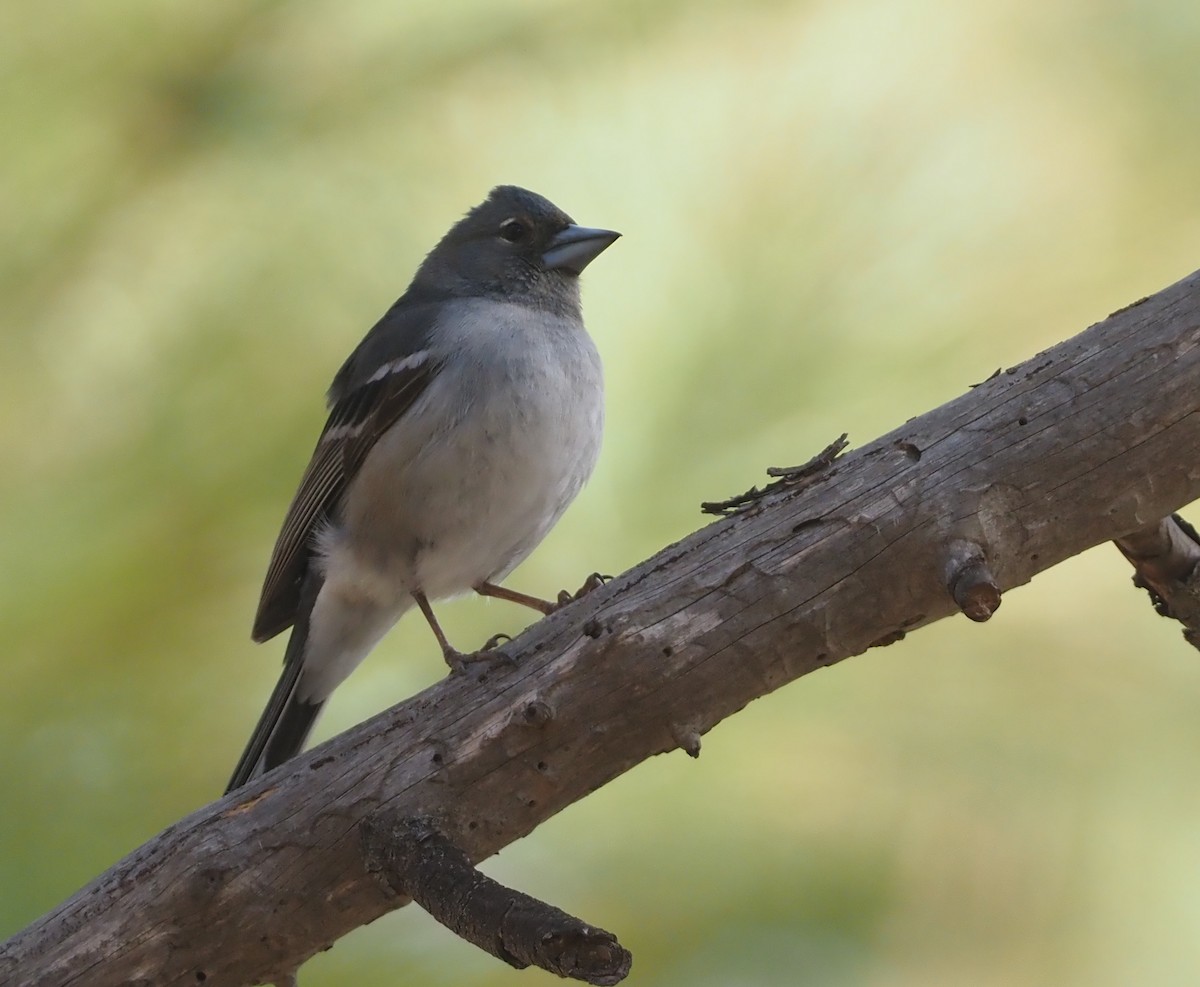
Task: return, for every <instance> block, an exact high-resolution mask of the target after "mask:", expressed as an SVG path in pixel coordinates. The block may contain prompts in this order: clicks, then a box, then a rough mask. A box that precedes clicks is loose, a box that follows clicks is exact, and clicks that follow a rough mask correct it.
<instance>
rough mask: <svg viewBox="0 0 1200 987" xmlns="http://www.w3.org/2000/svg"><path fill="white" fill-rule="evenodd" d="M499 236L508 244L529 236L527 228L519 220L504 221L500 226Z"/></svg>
mask: <svg viewBox="0 0 1200 987" xmlns="http://www.w3.org/2000/svg"><path fill="white" fill-rule="evenodd" d="M500 235H501V236H502V237H503V238H504V239H505V240H507V241H508V242H509V243H516V242H517V241H519V240H524V239H525V237H526V236H528V235H529V227H528V226H526V225H525V224H524V223H522V222H521V221H520V220H519V219H506V220H505V221H504V222H503V223H501V224H500Z"/></svg>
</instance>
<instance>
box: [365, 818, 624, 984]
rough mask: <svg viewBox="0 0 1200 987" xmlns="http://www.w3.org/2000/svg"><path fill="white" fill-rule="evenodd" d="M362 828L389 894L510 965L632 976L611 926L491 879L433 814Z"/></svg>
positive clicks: (594, 979)
mask: <svg viewBox="0 0 1200 987" xmlns="http://www.w3.org/2000/svg"><path fill="white" fill-rule="evenodd" d="M360 833H361V836H362V845H363V857H364V860H365V863H366V867H367V870H368V871H369V872H370V873H371V874H372V875H373V876H374V877H375V878H376V879H377V880H378V881H379V882H380V883H381V884H383V886H384V887H385V888H386V889H387V890H388V891H389V892H390V893H392V894H394V895H398V896H403V897H408V898H411V899H412V900H413V901H415V902H416V903H417V904H418V905H420V906H421V907H422V908H423V909H425V911H427V912H428V913H429V914H430V915H432V916H433V917H434V918H435V919H436V920H437V921H438V922H440V923H441V924H442V925H444V926H446V928H448V929H449V930H450V931H451V932H453V933H454V934H455V935H458V936H461V937H462V938H463V939H466V940H467V942H469V943H472V944H473V945H475V946H478V947H479V948H480V949H482V950H484V951H485V952H487V953H490V954H491V955H492V956H495V957H497V958H498V959H501V960H504V962H505V963H508V964H509V965H510V966H513V967H516V968H517V969H523V968H524V967H527V966H536V967H540V968H541V969H543V970H547V971H549V972H550V973H555V974H558V976H560V977H569V978H571V979H574V980H582V981H584V982H585V983H589V984H598V985H601V987H607V985H611V984H616V983H619V982H620V981H621V980H623V979H624V978H625V977H626V976H627V975H628V973H629V970H630V966H631V965H632V963H633V957H632V956H631V955H630V954H629V951H628V950H626V949H625V947H623V946H622V945H621V944H620V943H619V942H617V938H616V936H614V935H613V934H612V933H611V932H606V931H605V930H603V929H598V928H595V927H593V926H589V925H587V924H585V923H584V922H581V921H580V920H579V919H577V918H574V917H573V916H571V915H568V914H567V913H566V912H564V911H561V910H560V909H558V908H555V907H554V906H553V905H548V904H546V903H545V902H543V901H538V900H537V899H536V898H532V897H530V896H529V895H527V894H523V893H521V892H520V891H514V890H512V889H511V888H506V887H504V886H503V885H502V884H500V883H498V882H496V881H494V880H492V879H491V878H490V877H488V876H486V875H485V874H483V873H481V872H480V871H478V870H476V869H475V867H474V865H473V864H472V863H471V860H470V858H468V856H467V855H466V853H464V852H463V851H462V850H460V849H459V848H458V847H457V846H455V845H454V844H453V843H451V842H450V841H449V840H448V839H446V837H445V836H443V835H442V834H441V833H440V832H439V831H438V830H437V829H436V828H435V827H434V826H433V824H432V823H431V821H430V820H428V819H414V818H411V817H405V818H399V819H397V818H394V817H391V816H390V814H387V813H377V814H376V815H375V816H372V817H368V818H367V819H365V820H363V822H362V824H361V825H360Z"/></svg>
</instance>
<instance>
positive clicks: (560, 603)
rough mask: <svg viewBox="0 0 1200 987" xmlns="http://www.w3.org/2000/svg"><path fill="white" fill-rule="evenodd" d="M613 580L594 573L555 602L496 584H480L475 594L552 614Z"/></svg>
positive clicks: (563, 593) (559, 596)
mask: <svg viewBox="0 0 1200 987" xmlns="http://www.w3.org/2000/svg"><path fill="white" fill-rule="evenodd" d="M611 578H612V577H611V576H602V575H600V573H598V572H593V573H592V574H591V575H590V576H588V577H587V579H585V580H584V583H583V585H582V586H580V587H579V589H577V590H576V591H575V592H574V593H569V592H567V591H566V590H565V589H564V590H563V591H562V592H561V593H559V594H558V599H556V600H554V601H553V602H551V601H550V600H543V599H542V598H541V597H537V596H530V595H529V594H528V593H520V592H518V591H517V590H515V589H506V588H505V587H503V586H497V585H496V584H495V583H487V582H483V583H479V585H477V586H476V587H475V592H476V593H478V594H479V595H480V596H493V597H495V598H496V599H497V600H508V602H509V603H519V604H521V606H523V607H529V608H530V609H531V610H540V611H541V612H542V613H544V614H551V613H554V611H555V610H561V609H562V608H563V607H565V606H566V605H567V604H568V603H574V602H575V601H576V600H578V599H580V598H581V597H583V596H586V595H587V594H588V593H590V592H591V591H592V590H594V589H595V588H596V587H597V586H603V585H604V582H605V580H606V579H611Z"/></svg>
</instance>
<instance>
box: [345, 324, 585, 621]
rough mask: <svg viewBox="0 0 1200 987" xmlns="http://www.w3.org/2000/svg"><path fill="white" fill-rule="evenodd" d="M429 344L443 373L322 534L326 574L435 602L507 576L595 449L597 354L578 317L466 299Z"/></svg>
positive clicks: (381, 592) (567, 497)
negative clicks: (417, 593)
mask: <svg viewBox="0 0 1200 987" xmlns="http://www.w3.org/2000/svg"><path fill="white" fill-rule="evenodd" d="M429 348H430V353H431V356H432V357H433V359H435V360H437V361H438V362H439V363H440V365H441V369H440V370H439V371H438V373H437V375H436V377H435V378H434V380H433V381H432V382H431V383H430V385H429V388H428V390H427V391H426V392H425V394H424V395H422V397H421V398H420V399H418V401H417V402H416V403H415V404H414V405H413V407H412V408H411V409H410V410H409V411H408V412H407V413H406V414H405V415H404V416H403V417H402V418H401V419H400V420H399V421H398V422H397V423H396V424H395V425H394V426H392V428H391V429H390V430H389V431H388V432H387V433H386V434H385V435H384V436H382V437H381V439H380V440H379V442H378V443H377V444H376V445H375V447H374V449H373V450H372V451H371V453H370V454H369V455H368V456H367V459H366V461H365V462H364V463H363V466H362V469H361V471H360V472H359V474H358V476H357V477H355V478H354V480H353V481H352V483H351V487H350V491H349V494H348V497H347V502H346V505H345V510H344V512H343V518H342V522H341V524H340V525H339V527H338V530H337V531H336V532H331V535H332V536H333V537H331V538H330V539H327V542H326V543H327V545H328V548H327V551H328V552H329V558H328V562H327V571H329V574H330V575H334V573H333V572H332V571H330V570H332V569H345V568H347V567H349V569H350V570H354V571H356V579H357V580H358V581H360V582H362V583H364V586H363V589H368V586H369V591H370V595H372V596H379V597H383V596H386V595H388V594H399V595H401V596H407V594H408V593H409V592H410V591H411V590H412V589H420V590H422V591H424V592H425V593H426V594H427V595H428V596H430V597H433V598H437V597H444V596H450V595H454V594H457V593H462V592H465V591H467V590H469V589H470V588H471V587H473V586H474V585H476V584H478V583H479V582H481V581H483V580H489V581H492V580H499V579H501V578H503V577H504V576H505V575H506V574H507V573H508V572H509V571H511V570H512V569H513V568H514V567H515V566H516V565H518V564H519V563H520V562H521V561H522V560H523V559H524V558H525V557H526V556H527V555H528V554H529V553H530V552H531V551H532V550H533V549H534V548H535V547H536V546H537V544H538V543H539V542H540V541H541V540H542V538H543V537H544V536H545V535H546V533H547V532H548V531H549V530H550V528H551V527H553V525H554V523H555V522H556V521H557V520H558V519H559V517H560V516H561V515H562V512H563V511H564V510H565V509H566V508H567V506H568V505H569V504H570V502H571V501H572V500H573V499H574V498H575V495H576V494H578V493H579V490H580V489H581V488H582V487H583V484H584V483H585V482H586V481H587V479H588V477H589V476H590V475H591V472H592V469H593V467H594V466H595V464H596V458H597V456H598V454H599V450H600V438H601V433H602V430H603V420H604V405H603V377H602V372H601V367H600V359H599V356H598V354H597V353H596V349H595V346H594V345H593V343H592V341H591V339H590V338H589V337H588V335H587V333H586V331H585V330H584V328H583V325H582V323H580V322H579V321H578V320H570V319H565V318H563V317H561V316H556V315H551V314H549V313H545V312H541V311H539V310H535V309H530V308H527V307H524V306H519V305H512V304H505V303H497V302H494V301H483V300H472V301H466V302H461V303H458V304H455V305H454V306H452V307H449V308H448V312H447V316H446V318H444V319H443V320H442V321H440V322H439V324H438V326H437V327H436V328H435V330H434V332H433V334H432V336H431V339H430V344H429ZM343 555H345V556H346V557H345V558H341V556H343ZM347 575H349V572H347ZM381 602H382V600H381Z"/></svg>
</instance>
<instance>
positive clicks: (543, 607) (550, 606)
mask: <svg viewBox="0 0 1200 987" xmlns="http://www.w3.org/2000/svg"><path fill="white" fill-rule="evenodd" d="M475 592H476V593H478V594H479V595H480V596H493V597H495V598H496V599H497V600H508V602H509V603H519V604H521V606H523V607H529V609H531V610H540V611H541V612H542V613H554V611H555V610H557V609H558V608H559V607H560V606H562V604H561V603H551V602H550V601H549V600H543V599H541V598H540V597H537V596H530V595H529V594H528V593H518V592H517V591H516V590H515V589H505V588H504V587H503V586H497V585H496V584H495V583H488V582H483V583H479V584H478V585H477V586H476V587H475Z"/></svg>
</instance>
